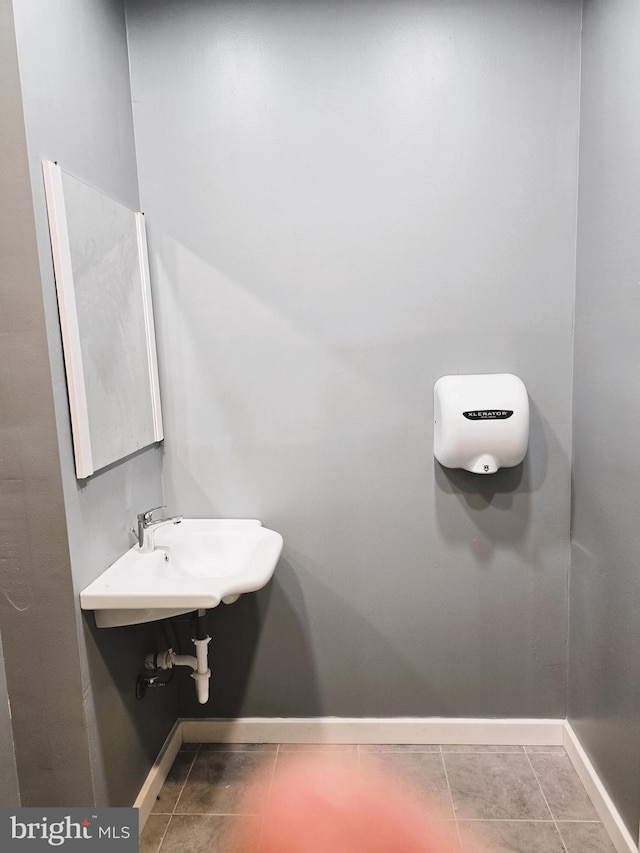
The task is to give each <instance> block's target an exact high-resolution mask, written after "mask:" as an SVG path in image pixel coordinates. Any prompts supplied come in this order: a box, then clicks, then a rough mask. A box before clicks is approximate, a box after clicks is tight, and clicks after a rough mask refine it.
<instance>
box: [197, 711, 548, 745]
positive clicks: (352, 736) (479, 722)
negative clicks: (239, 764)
mask: <svg viewBox="0 0 640 853" xmlns="http://www.w3.org/2000/svg"><path fill="white" fill-rule="evenodd" d="M563 733H564V720H519V719H518V720H485V719H448V718H440V717H392V718H388V719H386V718H383V719H381V718H377V717H372V718H368V717H358V718H352V717H309V718H289V717H273V718H272V717H244V718H240V719H234V720H217V719H199V720H190V719H185V720H182V738H183V740H184V742H185V743H468V744H482V743H488V744H518V745H523V746H524V745H525V744H526V745H537V746H549V745H557V746H561V745H562V743H563Z"/></svg>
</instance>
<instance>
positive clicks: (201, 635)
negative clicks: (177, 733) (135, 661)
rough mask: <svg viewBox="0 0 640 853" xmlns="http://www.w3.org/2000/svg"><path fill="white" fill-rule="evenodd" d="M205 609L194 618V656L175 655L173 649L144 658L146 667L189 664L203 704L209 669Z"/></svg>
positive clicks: (163, 667) (209, 675) (169, 666)
mask: <svg viewBox="0 0 640 853" xmlns="http://www.w3.org/2000/svg"><path fill="white" fill-rule="evenodd" d="M206 612H207V611H206V610H198V616H197V619H196V638H195V640H192V643H193V644H194V645H195V647H196V654H195V657H194V656H193V655H177V654H176V653H175V652H174V651H173V649H167V651H166V652H157V653H156V654H152V655H147V658H146V660H145V668H146V669H172V668H173V667H174V666H190V667H191V669H192V670H193V672H192V673H191V678H194V679H195V681H196V691H197V694H198V702H199V703H200V704H201V705H204V704H205V703H206V702H207V701H208V700H209V679H210V678H211V670H210V669H209V667H208V663H207V651H208V650H207V646H208V645H209V643H210V641H211V637H210V636H209V635H208V634H207V631H206V627H205V618H204V617H205V614H206Z"/></svg>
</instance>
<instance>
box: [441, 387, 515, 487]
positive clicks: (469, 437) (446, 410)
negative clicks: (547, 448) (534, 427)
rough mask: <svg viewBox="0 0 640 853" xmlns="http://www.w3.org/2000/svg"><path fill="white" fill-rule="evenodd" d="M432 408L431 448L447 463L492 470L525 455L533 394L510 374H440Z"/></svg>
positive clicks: (484, 471)
mask: <svg viewBox="0 0 640 853" xmlns="http://www.w3.org/2000/svg"><path fill="white" fill-rule="evenodd" d="M433 408H434V432H433V452H434V455H435V457H436V459H437V460H438V462H440V464H441V465H444V466H445V467H446V468H464V469H465V471H471V472H473V473H474V474H494V473H495V472H496V471H497V470H498V468H510V467H512V466H514V465H518V464H519V463H520V462H522V460H523V459H524V457H525V455H526V453H527V445H528V443H529V397H528V395H527V389H526V388H525V386H524V383H523V381H522V380H521V379H519V378H518V377H517V376H514V375H513V374H512V373H477V374H467V375H458V376H441V377H440V379H438V381H437V382H436V384H435V385H434V388H433Z"/></svg>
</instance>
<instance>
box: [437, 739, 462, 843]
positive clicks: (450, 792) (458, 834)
mask: <svg viewBox="0 0 640 853" xmlns="http://www.w3.org/2000/svg"><path fill="white" fill-rule="evenodd" d="M439 749H440V760H441V761H442V767H443V769H444V778H445V779H446V782H447V791H448V793H449V802H450V804H451V813H452V814H453V819H454V821H455V824H456V836H457V838H458V847H459V848H460V853H462V836H461V835H460V826H459V825H458V815H457V814H456V808H455V806H454V804H453V793H452V791H451V784H450V782H449V774H448V773H447V762H446V761H445V760H444V751H443V749H442V744H439Z"/></svg>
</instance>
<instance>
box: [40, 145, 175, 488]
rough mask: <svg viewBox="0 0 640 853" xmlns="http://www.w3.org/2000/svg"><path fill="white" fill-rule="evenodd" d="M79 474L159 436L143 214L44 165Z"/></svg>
mask: <svg viewBox="0 0 640 853" xmlns="http://www.w3.org/2000/svg"><path fill="white" fill-rule="evenodd" d="M43 170H44V180H45V191H46V197H47V213H48V218H49V231H50V235H51V248H52V253H53V264H54V272H55V279H56V291H57V294H58V308H59V313H60V325H61V329H62V343H63V349H64V358H65V370H66V374H67V388H68V392H69V406H70V411H71V427H72V433H73V447H74V454H75V461H76V477H77V478H78V479H84V478H86V477H89V476H90V475H91V474H93V473H94V472H95V471H98V470H100V469H101V468H104V467H105V466H107V465H109V464H111V463H113V462H116V461H118V460H119V459H122V458H124V457H125V456H128V455H130V454H131V453H134V452H135V451H137V450H140V449H141V448H143V447H147V446H148V445H150V444H153V443H154V442H157V441H160V440H161V439H162V437H163V431H162V416H161V412H160V392H159V384H158V366H157V356H156V345H155V332H154V325H153V311H152V305H151V289H150V284H149V262H148V253H147V241H146V234H145V226H144V216H143V214H142V213H137V212H135V211H133V210H130V209H129V208H127V207H125V206H124V205H122V204H120V203H119V202H116V201H114V200H113V199H111V198H109V197H108V196H106V195H104V194H103V193H101V192H100V191H99V190H96V189H94V188H93V187H91V186H89V185H88V184H86V183H84V182H83V181H81V180H79V179H78V178H75V177H73V176H72V175H69V174H68V173H66V172H64V171H63V170H62V169H61V168H60V167H59V166H58V165H57V164H56V163H53V162H51V161H49V160H45V161H44V162H43Z"/></svg>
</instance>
